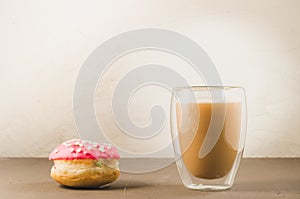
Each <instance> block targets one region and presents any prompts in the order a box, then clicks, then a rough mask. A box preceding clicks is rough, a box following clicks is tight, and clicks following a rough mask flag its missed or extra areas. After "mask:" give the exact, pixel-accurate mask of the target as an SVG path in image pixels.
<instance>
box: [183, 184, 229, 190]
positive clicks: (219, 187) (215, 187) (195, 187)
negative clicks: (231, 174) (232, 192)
mask: <svg viewBox="0 0 300 199" xmlns="http://www.w3.org/2000/svg"><path fill="white" fill-rule="evenodd" d="M185 186H186V187H187V188H189V189H192V190H198V191H225V190H228V189H230V188H231V186H229V185H228V186H225V185H203V184H191V185H185Z"/></svg>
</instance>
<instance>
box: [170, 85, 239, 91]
mask: <svg viewBox="0 0 300 199" xmlns="http://www.w3.org/2000/svg"><path fill="white" fill-rule="evenodd" d="M231 89H242V90H244V87H241V86H179V87H174V88H173V90H174V91H184V90H191V91H205V90H231Z"/></svg>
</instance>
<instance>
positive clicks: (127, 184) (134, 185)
mask: <svg viewBox="0 0 300 199" xmlns="http://www.w3.org/2000/svg"><path fill="white" fill-rule="evenodd" d="M151 186H153V185H150V184H146V183H143V182H140V181H132V180H130V181H124V180H118V181H117V182H115V183H113V184H111V185H110V186H107V187H103V188H97V187H94V188H92V187H83V188H76V187H67V186H63V185H60V187H61V188H63V189H71V190H80V191H82V190H88V191H90V190H95V191H97V190H102V191H105V190H120V189H139V188H143V187H151Z"/></svg>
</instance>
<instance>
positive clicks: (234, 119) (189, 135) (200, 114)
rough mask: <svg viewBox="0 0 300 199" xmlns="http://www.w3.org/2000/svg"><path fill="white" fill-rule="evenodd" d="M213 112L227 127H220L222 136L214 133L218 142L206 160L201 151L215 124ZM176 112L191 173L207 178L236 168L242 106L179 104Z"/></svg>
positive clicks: (184, 153)
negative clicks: (210, 126) (234, 165)
mask: <svg viewBox="0 0 300 199" xmlns="http://www.w3.org/2000/svg"><path fill="white" fill-rule="evenodd" d="M212 107H213V108H212ZM212 110H214V111H215V112H214V113H216V118H215V119H216V120H218V119H222V120H224V124H223V126H221V128H220V131H221V133H218V132H217V133H216V132H213V134H214V136H215V135H216V138H215V140H216V139H217V140H216V142H215V145H214V146H213V147H212V149H211V150H210V151H209V152H208V153H207V154H206V155H205V156H204V157H200V155H199V154H200V149H201V147H202V145H203V141H204V140H205V137H206V136H207V132H208V129H209V125H210V124H211V116H212ZM176 113H177V121H178V123H177V124H178V125H177V128H178V132H179V143H180V148H181V153H182V159H183V161H184V164H185V165H186V167H187V169H188V171H189V172H190V173H191V174H192V175H193V176H195V177H198V178H203V179H217V178H221V177H224V176H226V175H227V174H228V173H229V172H230V170H231V169H232V166H233V164H234V162H235V158H236V155H237V151H238V145H239V138H240V137H239V134H240V130H241V104H240V103H235V102H228V103H213V104H212V103H182V104H180V103H177V104H176ZM186 117H187V118H186ZM187 120H188V121H187ZM210 133H211V132H210ZM217 136H218V137H217ZM209 141H210V142H211V139H210V140H209ZM210 144H214V143H210Z"/></svg>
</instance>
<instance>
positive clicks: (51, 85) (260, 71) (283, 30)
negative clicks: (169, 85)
mask: <svg viewBox="0 0 300 199" xmlns="http://www.w3.org/2000/svg"><path fill="white" fill-rule="evenodd" d="M299 10H300V1H297V0H294V1H291V0H289V1H283V0H281V1H279V0H277V1H273V0H264V1H250V0H249V1H232V0H228V1H219V0H214V1H208V0H205V1H184V0H182V1H173V0H165V1H161V0H160V1H156V0H149V1H146V0H136V1H132V0H125V1H74V0H70V1H67V0H63V1H59V0H57V1H43V2H42V1H38V0H31V1H22V0H19V1H16V0H13V1H8V0H7V1H4V0H0V28H1V29H0V140H1V145H0V156H38V157H44V156H48V154H49V152H50V151H51V150H52V149H53V148H54V147H55V146H56V145H58V144H59V143H60V142H62V141H64V140H67V139H70V138H73V137H76V136H77V135H76V129H75V124H74V121H73V115H72V93H73V88H74V84H75V80H76V76H77V74H78V71H79V69H80V66H81V64H82V63H83V62H84V60H85V59H86V58H87V56H88V55H89V53H90V52H91V51H92V50H93V49H95V48H96V47H97V46H98V45H100V44H101V43H102V42H103V41H105V40H107V39H109V38H110V37H111V36H113V35H115V34H118V33H121V32H123V31H127V30H131V29H135V28H140V27H162V28H168V29H172V30H176V31H178V32H181V33H183V34H186V35H187V36H189V37H190V38H192V39H193V40H195V41H197V42H198V43H199V44H200V45H201V46H202V47H203V48H204V49H205V50H206V51H207V53H208V54H209V56H210V57H211V58H212V59H213V61H214V63H215V65H216V67H217V68H218V70H219V73H220V75H221V76H222V78H223V81H224V83H225V84H228V85H241V86H243V87H245V88H246V91H247V97H248V109H249V126H248V136H247V142H246V148H245V156H247V157H299V156H300V143H299V142H300V133H299V132H300V122H299V121H298V120H299V118H300V106H299V105H298V103H299V101H300V87H299V83H300V80H299V77H300V37H299V35H300V12H299ZM165 56H168V55H165ZM127 59H129V61H128V60H127V62H124V63H133V62H134V61H133V60H132V59H131V58H130V57H129V58H127ZM165 60H168V59H167V58H166V59H165ZM121 61H122V60H121ZM123 61H124V60H123ZM125 61H126V60H125ZM134 63H136V62H134ZM137 63H138V62H137ZM117 64H118V63H117ZM119 64H120V63H119ZM116 66H117V65H116ZM115 73H116V71H115ZM182 73H184V74H186V75H187V76H191V77H190V78H191V79H192V78H193V77H192V76H193V74H192V72H190V71H189V69H188V68H184V70H183V71H182ZM120 74H121V73H120ZM120 74H114V75H112V76H111V77H109V73H108V74H106V77H104V78H108V79H107V80H109V79H110V80H111V82H114V81H116V79H113V78H114V77H118V75H119V76H120ZM104 80H105V79H104ZM104 82H105V81H104ZM109 88H110V87H109V85H107V87H105V88H99V92H97V94H98V95H99V96H100V97H99V96H98V97H99V98H97V99H98V105H99V108H98V109H97V110H100V111H99V114H101V110H104V109H101V103H102V102H103V101H101V100H105V98H103V99H101V96H105V95H107V94H108V93H109V92H110V91H109ZM101 89H102V90H101ZM159 92H160V91H159ZM160 93H161V94H160V95H159V97H160V98H161V99H162V98H164V97H165V93H164V92H160ZM145 97H146V98H149V97H150V96H149V94H147V92H146V91H144V92H143V93H140V95H138V96H137V97H136V100H137V101H139V100H142V99H143V98H145ZM150 98H151V97H150ZM96 105H97V104H96ZM98 105H97V106H98ZM165 105H166V106H167V104H165ZM131 111H132V114H133V116H132V117H133V119H135V120H136V121H138V122H141V123H142V124H143V123H144V124H146V123H147V118H149V117H148V116H149V115H147V114H148V113H147V114H146V116H145V114H142V113H141V112H140V111H137V110H135V109H134V108H133V109H132V110H131ZM143 111H144V112H146V111H147V107H144V109H143ZM102 113H103V111H102ZM100 116H101V115H100ZM106 119H107V118H104V119H103V121H104V123H105V124H104V125H106V128H108V129H111V130H112V131H113V129H115V127H113V126H111V125H112V122H111V121H108V120H106ZM114 133H117V131H114ZM167 134H168V130H167V129H165V131H164V134H163V136H162V138H161V139H160V140H156V143H157V144H161V143H162V142H164V139H167V138H168V135H167ZM122 142H124V141H122ZM125 144H126V142H125ZM127 145H131V144H130V143H127ZM147 147H148V146H147V145H145V148H147ZM133 150H134V149H133ZM163 155H165V156H168V154H163Z"/></svg>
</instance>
